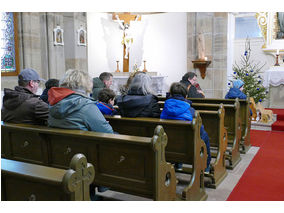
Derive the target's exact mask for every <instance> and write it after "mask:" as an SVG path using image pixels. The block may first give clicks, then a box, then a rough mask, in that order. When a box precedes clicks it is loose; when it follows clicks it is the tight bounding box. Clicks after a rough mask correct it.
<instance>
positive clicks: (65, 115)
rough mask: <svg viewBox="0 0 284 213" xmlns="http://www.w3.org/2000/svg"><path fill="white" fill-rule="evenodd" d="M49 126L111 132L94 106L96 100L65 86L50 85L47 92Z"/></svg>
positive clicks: (110, 128)
mask: <svg viewBox="0 0 284 213" xmlns="http://www.w3.org/2000/svg"><path fill="white" fill-rule="evenodd" d="M48 101H49V104H50V107H49V112H50V114H49V118H48V125H49V126H50V127H58V128H63V129H81V130H86V131H94V132H104V133H113V130H112V127H111V126H110V125H109V123H108V122H107V121H106V120H105V118H104V116H103V115H102V113H101V112H100V110H99V109H98V107H97V106H96V103H97V102H96V101H94V100H93V99H91V98H88V97H86V96H84V95H82V94H80V93H76V92H75V91H73V90H70V89H67V88H58V87H52V88H51V89H50V90H49V92H48Z"/></svg>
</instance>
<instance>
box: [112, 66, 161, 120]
mask: <svg viewBox="0 0 284 213" xmlns="http://www.w3.org/2000/svg"><path fill="white" fill-rule="evenodd" d="M117 105H118V107H119V110H120V114H121V116H123V117H132V118H135V117H154V118H159V117H160V113H161V112H160V107H159V104H158V97H157V96H156V95H155V94H154V92H153V90H152V88H151V78H150V77H149V76H148V75H147V74H146V73H144V72H142V73H138V74H136V75H135V77H134V78H133V80H132V82H131V84H130V86H129V90H128V92H127V95H120V96H117Z"/></svg>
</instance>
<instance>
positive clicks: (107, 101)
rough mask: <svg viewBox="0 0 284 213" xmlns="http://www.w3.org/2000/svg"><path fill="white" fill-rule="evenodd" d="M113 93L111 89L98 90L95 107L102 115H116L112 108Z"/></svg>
mask: <svg viewBox="0 0 284 213" xmlns="http://www.w3.org/2000/svg"><path fill="white" fill-rule="evenodd" d="M115 96H116V95H115V93H114V91H113V90H111V89H108V88H104V89H102V90H101V91H100V92H99V95H98V100H99V101H98V102H97V107H98V108H99V110H100V111H101V113H103V114H104V115H116V114H118V113H117V111H116V110H115V109H114V108H113V105H114V99H115Z"/></svg>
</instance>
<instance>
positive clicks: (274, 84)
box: [263, 66, 284, 108]
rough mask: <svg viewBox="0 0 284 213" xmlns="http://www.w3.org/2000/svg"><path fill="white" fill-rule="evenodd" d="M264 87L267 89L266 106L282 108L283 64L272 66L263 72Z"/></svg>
mask: <svg viewBox="0 0 284 213" xmlns="http://www.w3.org/2000/svg"><path fill="white" fill-rule="evenodd" d="M263 85H264V87H266V88H267V89H268V92H269V93H268V97H267V99H268V100H267V101H268V106H267V107H271V108H284V66H273V67H271V68H270V69H269V70H267V71H266V72H265V73H264V82H263Z"/></svg>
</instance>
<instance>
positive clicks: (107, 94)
mask: <svg viewBox="0 0 284 213" xmlns="http://www.w3.org/2000/svg"><path fill="white" fill-rule="evenodd" d="M115 96H116V95H115V93H114V91H113V90H111V89H108V88H104V89H102V90H101V91H100V92H99V94H98V100H99V101H101V102H104V103H108V102H109V100H112V99H114V98H115Z"/></svg>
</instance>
